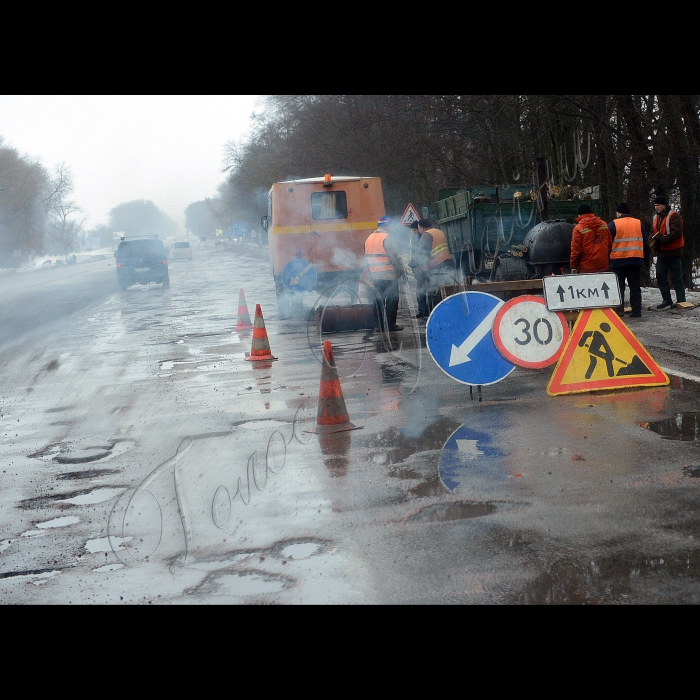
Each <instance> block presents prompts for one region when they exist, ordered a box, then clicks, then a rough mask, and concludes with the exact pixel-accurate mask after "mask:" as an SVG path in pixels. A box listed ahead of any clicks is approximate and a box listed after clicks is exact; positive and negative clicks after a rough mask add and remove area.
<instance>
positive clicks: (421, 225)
mask: <svg viewBox="0 0 700 700" xmlns="http://www.w3.org/2000/svg"><path fill="white" fill-rule="evenodd" d="M418 231H419V232H420V234H421V237H420V243H419V244H418V248H417V250H416V252H415V253H414V256H413V258H414V260H415V262H417V263H418V264H419V265H420V266H421V269H422V270H423V271H424V272H425V275H426V280H425V294H426V298H427V311H426V313H427V314H430V312H431V311H432V310H433V308H434V307H435V305H436V304H437V303H439V301H440V287H442V286H445V285H452V284H457V271H456V268H455V261H454V258H453V257H452V254H451V253H450V249H449V246H448V245H447V238H446V237H445V234H444V233H443V232H442V231H441V230H440V229H439V228H436V227H435V222H434V221H433V220H432V219H431V218H425V219H421V220H420V221H419V222H418Z"/></svg>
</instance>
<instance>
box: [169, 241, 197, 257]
mask: <svg viewBox="0 0 700 700" xmlns="http://www.w3.org/2000/svg"><path fill="white" fill-rule="evenodd" d="M170 258H171V259H172V260H190V261H191V260H192V248H190V244H189V243H188V242H187V241H177V242H176V243H173V244H172V246H171V247H170Z"/></svg>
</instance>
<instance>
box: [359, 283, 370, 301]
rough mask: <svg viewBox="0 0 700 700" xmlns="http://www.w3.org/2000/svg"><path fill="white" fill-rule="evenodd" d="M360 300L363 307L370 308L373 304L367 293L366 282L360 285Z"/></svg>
mask: <svg viewBox="0 0 700 700" xmlns="http://www.w3.org/2000/svg"><path fill="white" fill-rule="evenodd" d="M357 286H358V290H357V291H358V295H357V296H358V299H359V300H360V304H362V306H369V305H370V304H371V303H372V302H371V301H370V300H369V294H368V293H367V285H366V284H365V283H364V282H359V283H358V285H357Z"/></svg>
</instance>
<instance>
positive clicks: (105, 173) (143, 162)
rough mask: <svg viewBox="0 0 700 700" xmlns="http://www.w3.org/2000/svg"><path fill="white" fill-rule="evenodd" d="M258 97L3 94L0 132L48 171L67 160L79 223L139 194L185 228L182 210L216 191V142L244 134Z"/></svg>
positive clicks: (102, 219)
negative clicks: (80, 216) (79, 210)
mask: <svg viewBox="0 0 700 700" xmlns="http://www.w3.org/2000/svg"><path fill="white" fill-rule="evenodd" d="M259 97H260V96H259V95H2V96H0V137H3V139H4V145H5V146H10V147H12V148H16V149H17V150H18V151H19V152H20V154H26V155H28V156H29V157H31V158H38V159H39V160H40V161H41V162H42V164H43V165H44V166H45V167H46V168H47V169H48V170H49V171H52V170H53V168H54V167H55V166H56V165H57V164H58V163H61V162H65V164H66V165H67V166H68V167H69V168H70V169H71V171H72V174H73V182H74V185H75V190H74V192H73V196H72V198H73V199H74V201H75V202H76V204H77V205H78V206H80V207H82V208H83V210H84V214H85V215H87V216H88V217H89V218H88V220H87V221H86V223H85V226H86V228H92V227H94V226H96V225H98V224H105V223H107V220H108V213H109V210H110V209H112V208H113V207H115V206H116V205H117V204H120V203H122V202H128V201H131V200H134V199H146V200H151V201H153V202H154V203H155V204H156V206H157V207H158V208H160V209H161V210H162V211H164V212H165V213H166V214H168V215H169V216H170V217H171V218H173V219H174V220H175V221H176V222H177V223H178V224H179V225H181V226H182V229H183V231H184V209H185V207H187V205H188V204H191V203H192V202H195V201H198V200H202V199H205V198H206V197H212V196H216V188H217V186H218V185H219V184H220V183H221V182H222V181H223V180H224V177H225V176H224V174H223V173H222V171H221V169H222V157H223V149H224V145H225V144H226V142H228V141H231V140H235V141H240V140H241V139H242V138H244V137H245V135H246V134H247V133H248V132H249V129H250V127H251V121H250V117H251V115H252V114H253V112H254V110H255V108H256V104H257V103H258V98H259ZM0 186H2V184H1V183H0Z"/></svg>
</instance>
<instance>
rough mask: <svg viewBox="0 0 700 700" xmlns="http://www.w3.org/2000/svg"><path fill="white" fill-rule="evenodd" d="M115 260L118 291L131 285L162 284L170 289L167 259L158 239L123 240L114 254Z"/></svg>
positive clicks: (164, 287) (161, 242) (163, 247)
mask: <svg viewBox="0 0 700 700" xmlns="http://www.w3.org/2000/svg"><path fill="white" fill-rule="evenodd" d="M114 257H115V258H116V259H117V280H118V281H119V289H121V290H122V291H125V290H126V288H127V287H128V286H129V285H131V284H148V283H149V282H155V283H156V284H162V285H163V289H167V288H168V287H170V278H169V276H168V257H167V255H166V252H165V246H164V245H163V241H161V240H159V239H158V238H133V239H128V238H127V239H125V240H122V242H121V243H120V244H119V247H118V248H117V252H116V253H115V254H114Z"/></svg>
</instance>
